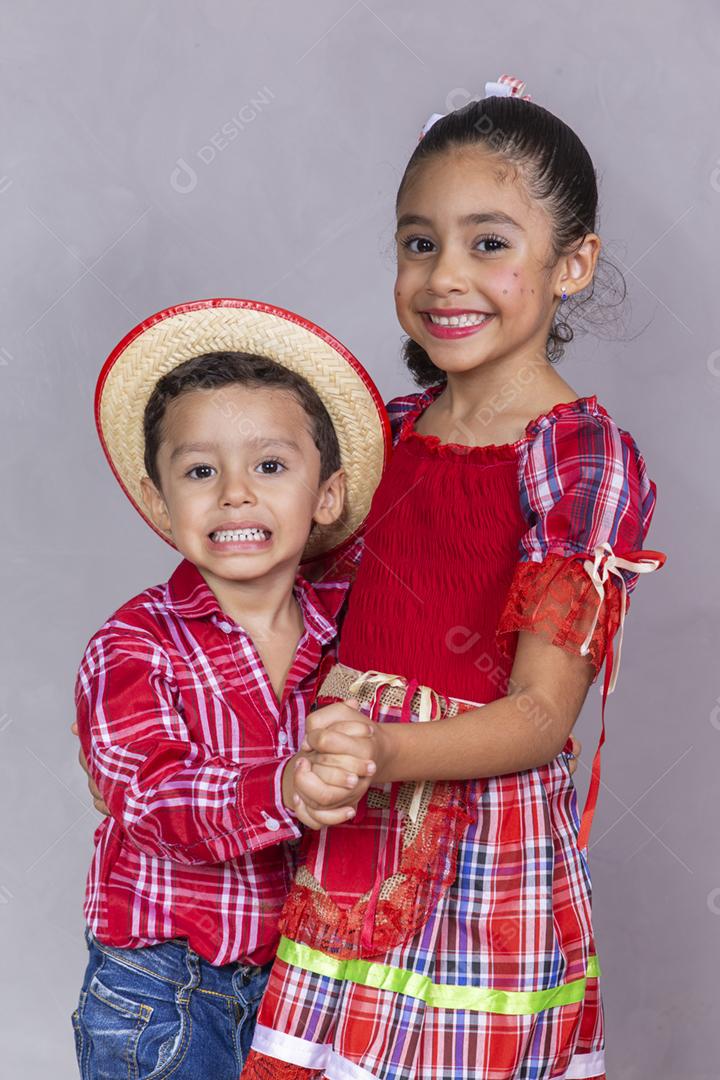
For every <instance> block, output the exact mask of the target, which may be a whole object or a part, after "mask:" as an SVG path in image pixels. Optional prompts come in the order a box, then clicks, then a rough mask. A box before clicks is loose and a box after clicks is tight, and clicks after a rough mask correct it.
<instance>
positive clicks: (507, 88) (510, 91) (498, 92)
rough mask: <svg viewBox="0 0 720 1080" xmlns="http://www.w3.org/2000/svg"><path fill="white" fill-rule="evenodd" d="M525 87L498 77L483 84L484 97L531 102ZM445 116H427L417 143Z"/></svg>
mask: <svg viewBox="0 0 720 1080" xmlns="http://www.w3.org/2000/svg"><path fill="white" fill-rule="evenodd" d="M525 85H526V84H525V83H524V82H523V81H522V79H518V78H517V77H516V76H515V75H500V77H499V78H498V81H497V82H487V83H485V97H486V98H489V97H517V98H520V99H521V100H522V101H532V98H531V97H530V95H529V94H526V93H525ZM447 115H448V114H447V113H433V114H432V116H429V117H428V118H427V120H426V121H425V123H424V124H423V128H422V131H421V132H420V137H419V139H418V142H419V141H420V139H422V138H424V137H425V135H427V133H428V131H429V130H430V128H431V127H432V126H433V124H436V123H437V122H438V120H442V119H444V118H445V117H446V116H447Z"/></svg>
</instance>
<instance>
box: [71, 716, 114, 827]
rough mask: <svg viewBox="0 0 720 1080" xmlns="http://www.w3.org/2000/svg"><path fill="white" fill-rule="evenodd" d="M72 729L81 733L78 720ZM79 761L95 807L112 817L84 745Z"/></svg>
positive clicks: (80, 751) (79, 754) (72, 725)
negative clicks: (91, 768) (93, 773)
mask: <svg viewBox="0 0 720 1080" xmlns="http://www.w3.org/2000/svg"><path fill="white" fill-rule="evenodd" d="M70 730H71V731H72V733H73V735H79V732H78V726H77V722H76V721H73V723H72V724H71V726H70ZM78 761H79V762H80V765H81V766H82V768H83V770H84V772H85V773H86V775H87V784H88V789H89V791H90V794H91V795H92V801H93V803H94V805H95V809H96V810H99V811H100V813H101V814H104V815H105V817H110V811H109V810H108V807H107V804H106V803H105V801H104V799H103V797H102V795H101V794H100V789H99V787H98V786H97V784H96V783H95V781H94V780H93V778H92V776H91V775H90V770H89V768H88V763H87V758H86V757H85V754H84V752H83V748H82V746H81V747H80V749H79V750H78Z"/></svg>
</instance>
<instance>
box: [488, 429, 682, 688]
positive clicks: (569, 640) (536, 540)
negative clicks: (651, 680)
mask: <svg viewBox="0 0 720 1080" xmlns="http://www.w3.org/2000/svg"><path fill="white" fill-rule="evenodd" d="M521 465H522V468H521V473H520V505H521V509H522V512H523V516H524V517H525V519H526V521H527V525H528V528H527V531H526V532H525V533H524V535H523V536H522V538H521V541H520V550H519V559H518V564H517V566H516V569H515V573H514V576H513V580H512V584H511V587H510V591H509V594H508V597H507V601H506V604H505V608H504V610H503V613H502V615H501V618H500V622H499V626H498V641H499V645H500V647H501V648H502V649H503V650H504V651H505V652H506V654H508V655H512V654H513V653H514V646H515V645H516V643H517V637H516V633H517V631H519V630H526V631H530V632H533V633H537V634H541V635H543V636H544V637H546V638H547V639H548V640H549V641H551V642H552V644H554V645H557V646H559V647H561V648H564V649H567V650H569V651H571V652H574V653H578V654H579V653H582V654H584V655H587V656H588V657H589V659H590V661H591V662H592V664H593V666H594V669H595V677H597V674H598V672H599V670H600V668H601V667H602V665H603V662H604V659H605V656H606V654H607V651H608V646H609V643H610V642H611V641H612V638H613V637H614V635H615V633H616V631H617V629H618V627H619V625H620V621H621V617H622V601H623V597H622V595H621V592H622V583H621V582H620V580H619V578H618V576H617V575H616V574H614V573H608V574H607V575H606V580H605V581H604V582H603V583H602V587H601V588H600V590H599V586H598V585H597V583H596V581H594V580H593V576H592V575H591V573H590V567H589V563H593V562H594V561H595V559H596V556H597V558H598V559H599V567H600V569H602V563H603V560H605V559H607V556H608V555H609V554H612V556H613V557H619V558H626V559H627V558H628V556H631V555H637V553H638V552H640V551H641V549H642V546H643V542H644V539H645V536H646V534H647V531H648V528H649V526H650V521H651V519H652V515H653V512H654V509H655V502H656V488H655V485H654V483H653V482H652V481H650V480H649V479H648V476H647V470H646V467H645V462H644V460H643V458H642V455H641V454H640V452H639V450H638V448H637V446H636V445H635V442H634V440H633V439H632V436H631V435H630V434H629V433H628V432H624V431H622V430H621V429H619V428H618V427H617V426H616V425H615V423H614V422H613V421H612V420H611V419H610V417H609V416H607V414H603V415H593V414H584V415H582V416H580V417H578V416H577V415H572V416H560V417H556V418H554V419H552V420H549V421H547V422H546V423H544V424H543V425H541V427H540V430H539V431H538V432H537V433H535V434H534V437H533V439H532V440H531V441H530V443H529V445H528V449H527V457H526V459H525V460H524V461H523V462H521ZM604 545H609V547H610V549H611V550H610V552H609V551H608V548H607V547H606V546H605V547H604ZM662 558H664V557H662ZM629 561H635V562H637V560H632V559H630V560H629ZM618 573H619V574H621V575H622V577H623V580H624V585H625V603H626V608H627V606H628V604H629V594H630V593H631V592H632V591H633V589H634V588H635V585H636V583H637V580H638V576H639V574H638V572H634V571H633V570H631V569H628V568H620V567H618ZM600 593H602V595H600Z"/></svg>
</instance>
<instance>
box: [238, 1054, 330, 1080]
mask: <svg viewBox="0 0 720 1080" xmlns="http://www.w3.org/2000/svg"><path fill="white" fill-rule="evenodd" d="M322 1075H323V1073H322V1070H320V1071H319V1072H318V1070H317V1069H303V1068H302V1066H301V1065H292V1064H291V1063H290V1062H289V1061H279V1060H278V1059H277V1058H271V1057H266V1056H265V1054H259V1053H258V1052H257V1050H251V1051H250V1053H249V1054H248V1056H247V1059H246V1061H245V1068H244V1069H243V1071H242V1072H241V1073H240V1080H317V1078H318V1077H321V1076H322Z"/></svg>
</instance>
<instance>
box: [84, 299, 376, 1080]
mask: <svg viewBox="0 0 720 1080" xmlns="http://www.w3.org/2000/svg"><path fill="white" fill-rule="evenodd" d="M260 344H262V354H261V355H258V353H259V352H260V349H259V345H260ZM300 370H302V372H303V374H307V379H306V378H303V376H302V375H300V374H299V371H300ZM153 387H154V388H153ZM150 391H151V392H150ZM96 405H97V410H96V411H97V418H98V428H99V432H100V436H101V441H102V443H103V447H104V449H105V452H106V454H107V456H108V459H109V461H110V464H111V466H112V468H113V471H114V472H115V474H116V476H117V477H118V479H119V480H120V483H121V485H122V486H123V488H124V490H125V492H126V494H128V496H129V497H130V499H131V501H133V503H134V505H135V506H136V508H137V509H138V510H140V512H141V513H143V516H144V517H145V518H146V520H147V521H148V523H149V524H151V526H152V527H153V528H154V529H155V530H156V531H157V532H159V533H160V535H162V536H163V537H164V538H165V539H167V540H168V541H169V542H171V543H172V544H173V545H174V546H175V547H176V548H177V549H178V551H179V552H180V554H181V555H182V556H183V561H182V562H181V563H180V565H179V566H178V568H177V569H176V570H175V572H174V573H173V575H172V576H171V578H170V580H169V581H168V582H167V583H165V584H164V585H159V586H155V587H153V588H150V589H147V590H145V591H144V592H143V593H141V594H140V595H139V596H136V597H135V598H134V599H132V600H130V601H129V602H128V603H126V604H124V605H123V606H122V607H121V608H119V609H118V611H117V612H115V614H114V615H113V616H112V617H111V618H110V619H109V620H108V621H107V622H106V623H105V625H104V626H103V627H102V628H101V629H100V630H99V631H98V632H97V633H96V634H95V635H94V636H93V638H92V639H91V641H90V642H89V644H88V646H87V648H86V650H85V654H84V656H83V659H82V662H81V666H80V671H79V674H78V680H77V685H76V704H77V724H78V729H79V734H80V739H81V743H82V748H83V751H84V754H85V756H86V757H87V760H88V763H89V769H90V774H91V776H92V777H93V780H94V781H95V783H96V785H97V787H98V788H99V790H100V792H101V794H102V797H103V799H104V800H105V802H106V804H107V806H108V808H109V810H110V816H109V817H107V818H106V819H105V820H104V821H103V822H102V823H101V825H100V827H99V828H98V830H97V831H96V834H95V854H94V858H93V861H92V866H91V869H90V874H89V877H88V884H87V894H86V902H85V915H86V919H87V923H88V929H87V931H86V939H87V943H88V949H89V953H90V957H89V962H88V967H87V971H86V975H85V979H84V982H83V987H82V991H81V994H80V1002H79V1006H78V1009H77V1010H76V1011H75V1013H74V1014H73V1024H74V1027H75V1035H76V1049H77V1055H78V1062H79V1065H80V1071H81V1074H82V1076H83V1078H84V1080H89V1078H95V1077H100V1076H102V1077H103V1078H108V1077H115V1076H117V1077H121V1076H122V1077H127V1076H135V1077H140V1076H143V1077H145V1076H150V1075H152V1077H153V1078H155V1077H157V1078H159V1077H165V1076H170V1075H171V1076H172V1077H173V1078H174V1080H184V1078H185V1077H188V1078H189V1077H193V1078H195V1077H200V1076H208V1077H210V1076H212V1077H213V1080H224V1078H225V1077H227V1078H228V1080H230V1078H233V1080H234V1078H236V1077H237V1076H238V1075H239V1072H240V1070H241V1068H242V1064H243V1059H244V1055H245V1053H246V1052H247V1049H248V1048H249V1045H250V1040H251V1037H252V1027H253V1023H254V1016H255V1012H256V1009H257V1005H258V1002H259V999H260V997H261V995H262V991H263V989H264V985H265V981H266V978H267V973H268V970H269V962H270V961H271V959H272V957H273V954H274V951H275V946H276V944H277V930H276V923H277V917H278V914H279V911H280V908H281V906H282V903H283V901H284V899H285V896H286V894H287V891H288V886H289V882H290V879H291V874H292V869H293V858H292V849H291V847H290V846H289V845H290V844H291V842H292V841H294V840H296V839H297V838H298V837H299V836H300V829H299V827H298V823H299V821H302V822H303V823H305V824H307V825H309V826H311V827H313V828H318V827H320V826H321V825H322V824H336V823H339V822H341V821H343V820H346V819H347V818H348V817H350V816H352V814H353V813H354V811H353V809H352V806H353V804H354V803H356V802H357V800H358V799H359V798H360V796H361V795H362V794H363V793H364V791H365V790H366V789H367V786H368V784H369V781H370V772H371V766H370V765H369V761H370V757H371V754H370V750H369V745H368V743H367V740H368V739H369V738H370V732H369V729H368V727H367V725H366V723H365V722H364V721H362V720H360V719H358V718H357V717H358V714H357V713H356V712H355V711H354V710H352V709H351V708H348V706H347V705H346V704H342V703H339V704H337V705H332V706H329V707H328V708H327V709H326V710H324V712H326V713H328V714H329V713H330V711H331V710H332V712H333V717H332V719H333V720H337V721H340V722H344V730H345V731H346V732H347V734H349V735H352V736H353V740H354V741H353V745H354V746H355V747H356V754H357V756H356V757H346V758H344V759H339V760H338V762H337V765H338V768H337V769H333V770H329V769H325V770H320V771H321V772H322V773H323V775H324V776H325V777H326V779H327V778H330V779H332V783H327V782H325V781H324V780H322V779H321V778H320V776H319V775H317V774H316V773H315V772H313V771H312V770H311V769H310V767H309V762H308V761H307V755H305V754H303V753H298V747H299V746H300V744H301V742H302V737H303V731H304V720H305V716H306V714H307V711H308V710H309V708H310V705H311V703H312V700H313V696H314V693H315V688H316V686H317V684H318V679H319V677H320V671H321V665H322V662H323V660H324V658H325V657H328V658H330V659H332V656H333V652H334V643H335V634H336V616H337V615H338V613H339V611H340V608H341V606H342V604H343V601H344V599H345V594H346V591H347V588H348V582H347V581H341V582H332V583H329V582H319V583H317V584H316V585H315V586H311V585H310V584H309V583H308V582H307V581H306V580H305V579H304V578H303V577H302V576H301V575H300V574H299V573H298V567H299V564H300V562H301V559H302V558H307V557H308V554H311V555H318V554H322V553H323V552H325V551H327V550H328V548H331V549H334V548H335V547H336V546H337V541H338V540H340V541H341V542H342V541H343V540H344V539H345V538H346V537H347V536H348V535H350V534H352V533H353V532H354V531H355V530H356V529H357V528H358V527H359V525H360V524H361V522H362V519H363V518H364V516H365V514H366V512H367V509H368V507H369V501H370V497H371V495H372V491H373V490H374V487H375V485H376V483H377V479H378V478H379V475H380V472H381V470H382V465H383V462H384V458H385V454H386V450H387V425H386V421H385V420H384V415H383V413H382V411H381V410H382V406H381V403H380V399H379V397H378V396H377V394H376V392H375V390H374V387H372V384H371V383H370V381H369V379H368V377H367V375H366V374H365V373H364V372H362V369H360V368H359V365H357V362H356V361H354V359H353V358H351V357H350V356H349V354H347V353H346V352H345V350H343V349H342V346H339V345H338V343H337V342H335V341H334V339H331V338H330V337H329V335H326V334H324V332H323V331H317V332H316V331H315V329H314V328H311V326H310V324H308V323H305V322H304V321H302V320H299V319H298V318H297V317H296V316H292V315H290V314H289V313H287V312H282V311H280V310H279V309H272V308H269V307H268V306H267V305H256V304H252V303H250V302H247V301H205V302H200V303H197V304H189V305H184V306H183V307H182V308H173V309H168V311H166V312H161V313H160V314H159V315H157V316H153V318H152V319H150V320H147V321H146V322H145V323H143V324H142V325H141V326H140V327H138V328H137V329H136V330H135V331H133V333H132V334H131V335H129V336H128V338H126V339H125V340H124V341H123V342H122V343H121V345H120V346H118V349H116V350H115V352H114V353H113V354H112V355H111V357H110V358H109V360H108V363H107V364H106V366H105V368H104V369H103V373H102V374H101V377H100V380H99V384H98V393H97V397H96ZM349 417H353V418H355V417H356V418H357V420H358V421H359V423H360V424H361V425H362V426H361V428H360V430H362V431H363V433H364V439H363V443H364V446H363V447H362V449H361V450H360V451H357V452H356V450H355V448H354V444H355V442H357V440H353V439H352V438H351V429H352V423H351V422H350V420H349V419H348V418H349ZM143 465H144V472H145V474H146V475H144V476H142V475H141V474H142V472H143V468H142V466H143ZM346 487H347V491H348V509H347V511H346V513H345V515H344V516H343V504H344V497H345V489H346ZM328 718H329V719H330V717H328Z"/></svg>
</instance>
